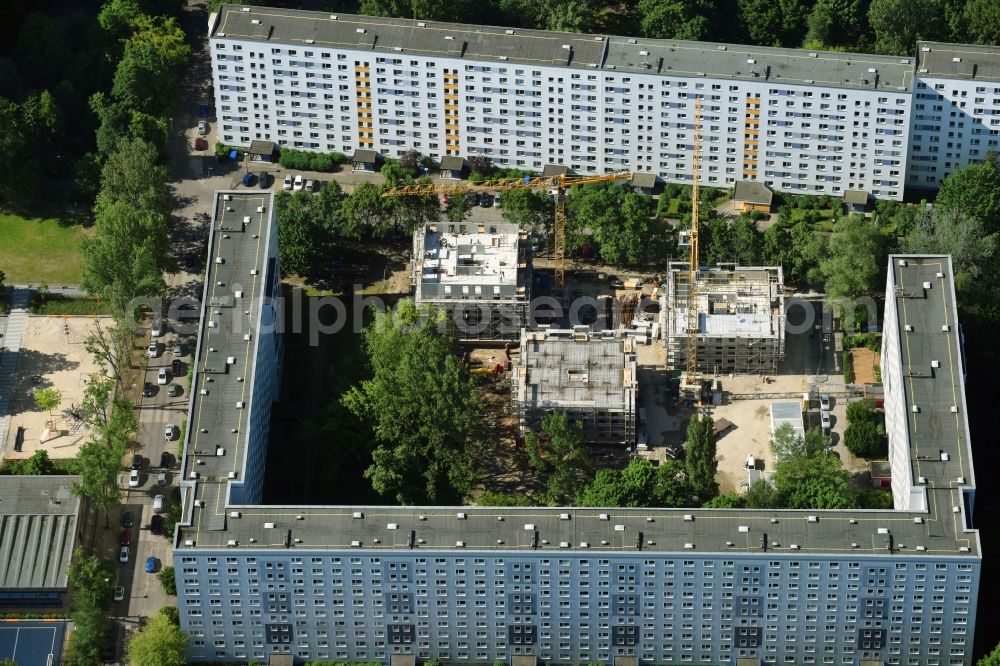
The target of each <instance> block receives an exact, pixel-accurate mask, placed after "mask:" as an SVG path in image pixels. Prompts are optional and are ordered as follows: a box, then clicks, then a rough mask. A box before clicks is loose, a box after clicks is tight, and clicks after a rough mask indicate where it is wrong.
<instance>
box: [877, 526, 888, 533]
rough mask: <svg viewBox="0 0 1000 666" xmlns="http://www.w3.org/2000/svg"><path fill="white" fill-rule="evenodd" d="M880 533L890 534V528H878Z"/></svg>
mask: <svg viewBox="0 0 1000 666" xmlns="http://www.w3.org/2000/svg"><path fill="white" fill-rule="evenodd" d="M878 533H879V534H888V533H889V528H888V527H880V528H878Z"/></svg>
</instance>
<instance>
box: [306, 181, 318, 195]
mask: <svg viewBox="0 0 1000 666" xmlns="http://www.w3.org/2000/svg"><path fill="white" fill-rule="evenodd" d="M306 191H307V192H315V191H316V181H315V180H313V179H312V178H310V179H309V180H307V181H306Z"/></svg>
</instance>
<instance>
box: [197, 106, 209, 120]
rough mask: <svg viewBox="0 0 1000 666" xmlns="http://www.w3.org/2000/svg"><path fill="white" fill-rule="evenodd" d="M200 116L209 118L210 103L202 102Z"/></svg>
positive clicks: (199, 108) (199, 110)
mask: <svg viewBox="0 0 1000 666" xmlns="http://www.w3.org/2000/svg"><path fill="white" fill-rule="evenodd" d="M198 117H199V118H207V117H208V105H207V104H202V105H201V106H199V107H198Z"/></svg>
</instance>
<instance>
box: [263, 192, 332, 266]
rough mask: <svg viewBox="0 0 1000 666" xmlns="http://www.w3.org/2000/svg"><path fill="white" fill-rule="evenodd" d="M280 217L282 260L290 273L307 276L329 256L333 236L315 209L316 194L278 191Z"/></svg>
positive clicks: (277, 210)
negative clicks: (328, 248)
mask: <svg viewBox="0 0 1000 666" xmlns="http://www.w3.org/2000/svg"><path fill="white" fill-rule="evenodd" d="M274 207H275V211H276V213H277V217H278V260H279V261H280V262H281V269H282V271H283V272H285V273H288V274H296V275H305V274H306V273H307V272H309V270H310V269H312V268H314V267H315V266H316V265H317V264H318V263H319V261H320V260H321V259H322V258H323V257H324V256H326V255H327V252H326V250H327V247H328V246H329V242H330V240H331V239H330V236H329V234H328V233H327V230H326V229H325V228H324V227H323V226H322V219H321V218H320V215H319V214H318V211H316V210H314V201H313V195H312V194H311V193H309V192H306V191H301V192H296V193H295V194H289V193H288V192H285V191H282V192H278V194H277V196H276V197H275V201H274Z"/></svg>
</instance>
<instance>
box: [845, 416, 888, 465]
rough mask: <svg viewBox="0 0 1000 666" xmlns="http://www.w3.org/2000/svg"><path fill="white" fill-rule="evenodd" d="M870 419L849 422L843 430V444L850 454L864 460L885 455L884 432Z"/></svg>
mask: <svg viewBox="0 0 1000 666" xmlns="http://www.w3.org/2000/svg"><path fill="white" fill-rule="evenodd" d="M881 430H882V429H881V428H880V427H879V424H877V423H874V422H872V421H859V422H857V423H849V424H848V425H847V429H845V430H844V446H846V447H847V450H848V451H850V452H851V454H852V455H854V456H857V457H859V458H864V459H866V460H873V459H877V458H883V457H885V454H886V451H885V447H884V446H883V443H884V442H885V433H883V432H882V431H881Z"/></svg>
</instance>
